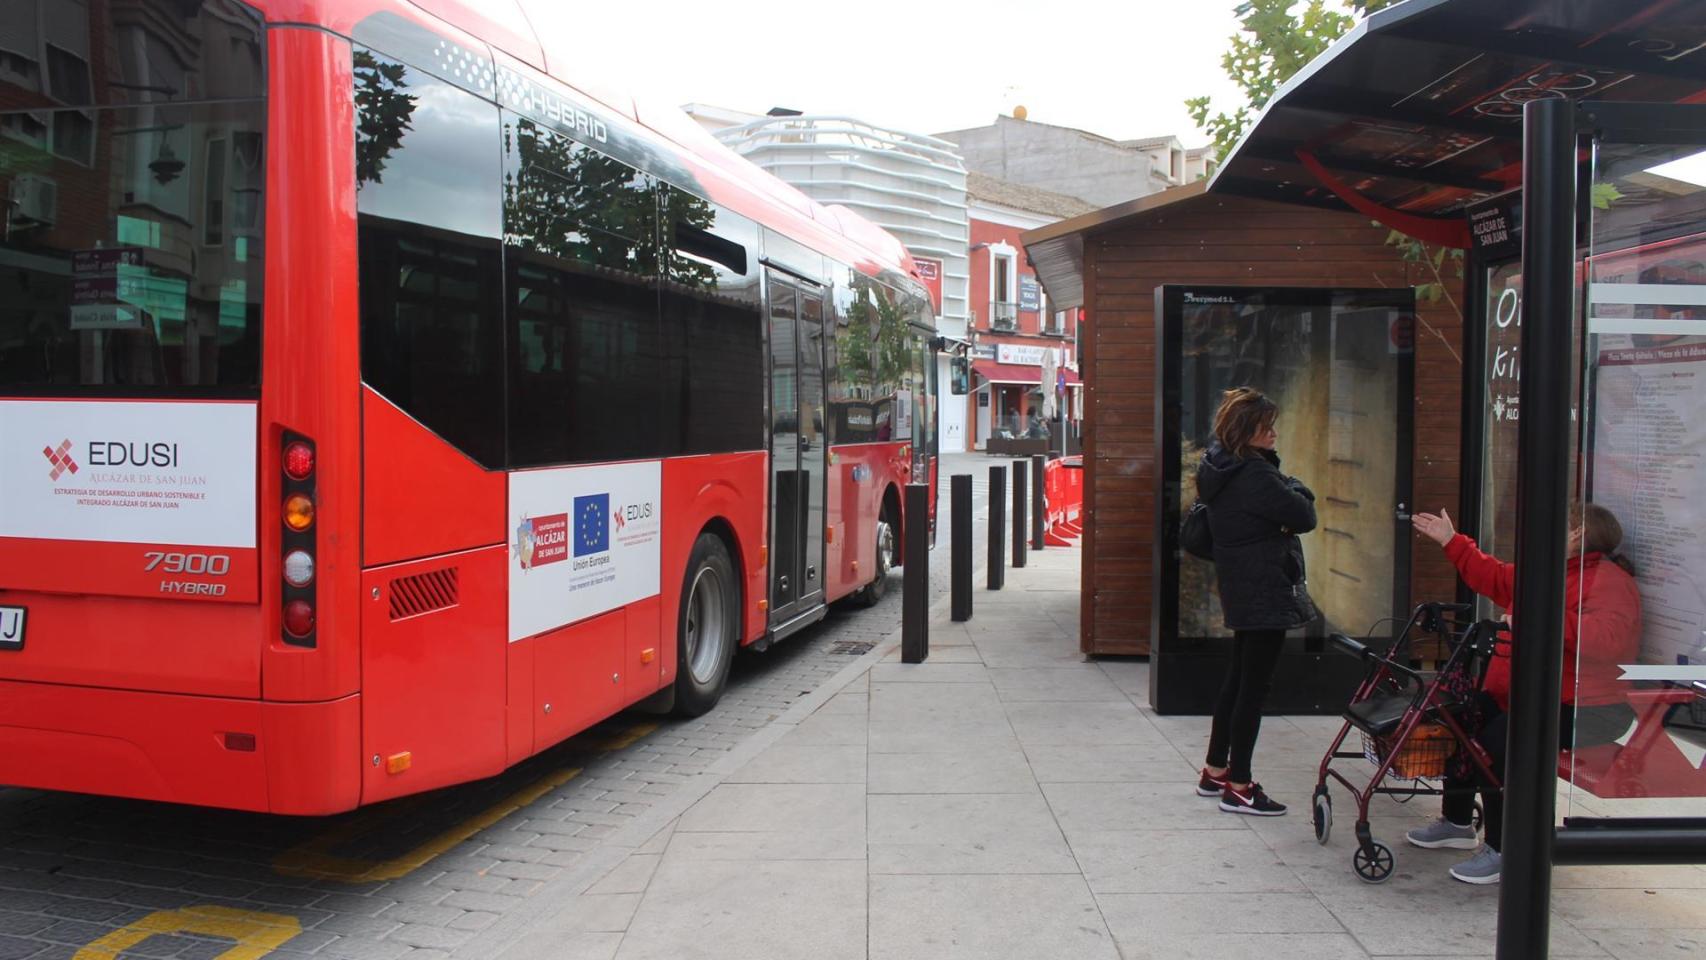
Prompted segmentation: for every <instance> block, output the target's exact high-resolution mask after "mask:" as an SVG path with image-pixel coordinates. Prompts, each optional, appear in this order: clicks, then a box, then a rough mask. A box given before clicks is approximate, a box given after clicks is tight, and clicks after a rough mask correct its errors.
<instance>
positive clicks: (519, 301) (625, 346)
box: [503, 111, 663, 467]
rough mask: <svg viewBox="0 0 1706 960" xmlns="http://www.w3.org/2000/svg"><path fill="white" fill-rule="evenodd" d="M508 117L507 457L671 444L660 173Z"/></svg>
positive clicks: (528, 459) (516, 459) (638, 454)
mask: <svg viewBox="0 0 1706 960" xmlns="http://www.w3.org/2000/svg"><path fill="white" fill-rule="evenodd" d="M503 117H504V136H503V140H504V160H503V162H504V189H503V209H504V239H505V244H506V250H507V255H506V256H505V258H504V260H505V264H506V268H507V274H508V275H507V278H506V286H507V288H508V289H507V298H508V304H509V323H510V338H511V340H512V342H513V343H514V344H515V346H514V349H513V351H512V358H511V370H512V372H513V375H512V383H511V386H510V391H509V398H508V402H509V424H510V436H509V451H510V456H509V460H510V466H512V467H535V466H547V465H550V464H559V463H573V462H584V461H595V460H624V459H643V458H650V457H657V456H660V455H662V452H663V449H662V444H661V442H660V437H659V417H660V409H661V405H662V404H661V400H660V397H659V391H658V384H659V382H660V381H661V380H662V378H663V358H662V347H661V344H660V342H659V335H658V272H659V257H658V226H657V224H658V219H657V213H658V211H657V185H656V182H655V181H654V180H653V179H652V178H651V177H649V176H647V175H645V174H643V173H640V172H639V171H637V170H635V169H634V168H632V167H630V166H628V165H627V164H625V163H623V162H622V161H621V160H618V159H616V158H614V157H610V156H606V155H605V154H603V153H600V152H599V151H597V150H594V149H592V148H591V147H587V146H584V145H582V144H580V143H577V142H576V141H574V140H572V139H570V138H569V137H566V136H563V135H562V134H560V133H557V132H555V131H552V130H550V129H548V128H546V127H545V126H543V125H541V124H539V123H536V122H534V121H533V120H529V119H527V118H526V117H522V116H518V115H516V114H513V113H510V112H508V111H505V112H504V114H503Z"/></svg>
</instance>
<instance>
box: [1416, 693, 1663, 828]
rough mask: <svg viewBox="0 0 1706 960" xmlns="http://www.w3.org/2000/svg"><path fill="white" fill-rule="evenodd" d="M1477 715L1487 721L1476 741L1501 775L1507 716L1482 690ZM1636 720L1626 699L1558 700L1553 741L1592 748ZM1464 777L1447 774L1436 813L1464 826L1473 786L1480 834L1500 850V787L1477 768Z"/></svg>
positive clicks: (1471, 810) (1471, 817) (1469, 815)
mask: <svg viewBox="0 0 1706 960" xmlns="http://www.w3.org/2000/svg"><path fill="white" fill-rule="evenodd" d="M1480 696H1481V708H1482V711H1483V712H1482V716H1484V717H1485V718H1486V722H1485V723H1484V724H1482V726H1481V729H1479V730H1477V731H1475V742H1476V743H1479V744H1480V745H1481V748H1482V749H1484V750H1486V751H1487V756H1488V757H1490V758H1492V767H1493V772H1494V773H1497V774H1498V775H1499V777H1500V778H1501V779H1502V778H1503V777H1504V773H1505V741H1506V739H1507V738H1508V736H1509V734H1510V725H1509V717H1507V716H1506V715H1505V713H1504V712H1503V711H1502V710H1500V709H1499V706H1498V704H1496V703H1494V702H1493V698H1491V697H1489V696H1487V695H1486V694H1484V693H1483V694H1481V695H1480ZM1634 722H1635V711H1634V710H1633V709H1632V708H1630V706H1629V705H1628V704H1626V703H1618V704H1612V705H1610V706H1603V707H1582V708H1581V709H1580V710H1579V711H1578V710H1577V708H1576V707H1575V705H1574V704H1569V703H1566V704H1561V705H1560V706H1559V708H1558V742H1559V743H1560V744H1561V745H1563V746H1564V748H1565V749H1569V748H1570V747H1571V746H1572V744H1573V745H1574V746H1576V747H1597V746H1600V745H1602V744H1607V743H1613V742H1615V741H1616V740H1617V739H1618V738H1619V737H1621V736H1623V735H1624V734H1625V733H1628V732H1629V726H1630V724H1632V723H1634ZM1471 772H1472V774H1473V775H1472V776H1470V777H1466V778H1458V777H1450V776H1448V777H1446V778H1445V789H1446V795H1445V799H1444V802H1442V803H1441V804H1440V813H1442V814H1444V815H1445V818H1446V819H1447V820H1450V821H1451V822H1452V823H1456V824H1462V825H1468V824H1469V823H1471V822H1472V821H1473V820H1474V817H1475V791H1476V788H1479V789H1480V793H1481V827H1482V837H1483V839H1484V840H1485V841H1486V843H1487V846H1488V847H1490V848H1492V849H1494V850H1500V849H1503V846H1504V833H1505V792H1504V790H1502V789H1494V788H1492V787H1491V786H1489V785H1488V784H1487V783H1486V782H1485V778H1483V777H1482V776H1481V775H1480V771H1479V770H1473V769H1472V771H1471Z"/></svg>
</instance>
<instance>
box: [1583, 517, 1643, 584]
mask: <svg viewBox="0 0 1706 960" xmlns="http://www.w3.org/2000/svg"><path fill="white" fill-rule="evenodd" d="M1570 525H1571V526H1577V525H1579V526H1580V527H1581V528H1582V553H1598V554H1602V555H1603V556H1605V558H1606V559H1608V560H1610V561H1611V562H1612V563H1615V564H1617V565H1618V566H1620V567H1622V568H1623V572H1624V573H1627V574H1629V575H1630V576H1634V575H1635V564H1633V563H1631V562H1630V560H1629V558H1628V557H1625V556H1622V555H1621V554H1619V553H1618V552H1617V548H1618V547H1621V546H1622V545H1623V524H1621V523H1619V522H1618V521H1617V515H1616V514H1614V513H1612V512H1611V511H1610V510H1607V509H1605V508H1604V507H1602V506H1600V505H1599V504H1597V503H1587V504H1584V503H1580V502H1576V503H1572V504H1570Z"/></svg>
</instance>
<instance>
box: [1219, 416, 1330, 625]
mask: <svg viewBox="0 0 1706 960" xmlns="http://www.w3.org/2000/svg"><path fill="white" fill-rule="evenodd" d="M1197 496H1198V497H1199V498H1201V500H1202V502H1203V503H1206V504H1208V522H1209V528H1210V529H1211V530H1213V531H1214V571H1215V575H1216V579H1217V580H1219V586H1220V606H1221V609H1222V611H1223V613H1224V614H1225V616H1226V627H1227V629H1229V630H1290V629H1292V628H1294V627H1301V626H1303V625H1305V624H1307V623H1309V622H1310V621H1312V620H1314V619H1315V617H1316V611H1315V604H1314V603H1313V602H1312V601H1311V600H1310V599H1309V589H1308V579H1307V577H1306V576H1305V575H1304V569H1303V543H1302V541H1300V540H1298V538H1297V537H1298V534H1301V533H1308V532H1309V531H1311V530H1313V529H1315V494H1313V493H1310V492H1309V488H1308V487H1306V486H1304V485H1303V484H1302V483H1300V482H1298V481H1297V480H1296V479H1295V478H1292V477H1288V476H1286V475H1285V474H1283V473H1281V472H1280V469H1279V457H1278V456H1277V455H1276V454H1274V453H1273V451H1271V450H1264V451H1262V453H1261V455H1260V456H1256V457H1247V458H1239V457H1237V456H1234V455H1233V454H1232V453H1231V452H1230V451H1228V450H1226V449H1224V448H1223V447H1221V445H1220V444H1219V443H1215V444H1213V445H1211V446H1210V447H1209V448H1208V449H1207V450H1205V451H1203V457H1202V462H1201V463H1200V464H1199V465H1198V466H1197Z"/></svg>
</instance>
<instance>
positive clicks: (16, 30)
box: [0, 0, 266, 396]
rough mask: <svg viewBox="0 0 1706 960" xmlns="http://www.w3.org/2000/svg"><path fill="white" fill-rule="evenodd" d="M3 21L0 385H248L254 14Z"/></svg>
mask: <svg viewBox="0 0 1706 960" xmlns="http://www.w3.org/2000/svg"><path fill="white" fill-rule="evenodd" d="M0 21H4V24H3V26H0V46H3V47H5V52H4V53H0V275H3V276H4V277H5V278H6V281H7V285H6V292H5V294H4V295H0V393H7V394H53V395H68V394H88V395H95V394H108V395H112V394H124V395H139V396H205V395H209V394H220V395H229V394H245V393H252V392H253V391H254V389H255V388H256V387H257V386H258V385H259V383H260V366H261V329H260V325H261V267H262V261H263V259H264V258H263V255H262V248H261V242H262V237H263V229H262V224H261V218H260V212H259V211H260V207H261V196H262V193H261V191H262V187H263V183H262V169H263V164H262V150H261V137H262V134H263V132H264V130H265V119H264V118H265V115H266V110H265V104H264V101H263V100H262V99H261V97H262V96H263V94H264V89H263V83H262V80H263V77H264V75H265V73H264V60H263V48H264V41H263V38H262V26H261V23H260V20H259V18H258V17H255V16H254V15H253V14H252V13H251V12H250V11H248V10H247V9H246V8H243V7H240V6H238V5H237V4H233V3H223V2H221V3H208V4H199V3H195V2H190V3H183V2H167V0H137V2H134V3H130V4H125V5H123V8H122V14H119V15H115V14H114V12H113V11H112V10H111V9H110V4H108V3H106V2H94V3H89V4H60V5H55V4H51V3H49V4H38V3H25V4H18V3H13V4H9V5H7V6H6V7H5V10H4V12H3V13H0ZM216 98H220V99H222V98H230V99H224V100H223V102H213V101H214V100H215V99H216ZM234 143H241V144H243V145H244V147H245V149H244V151H243V152H241V153H240V154H235V153H234V151H233V150H232V149H231V145H232V144H234ZM238 210H241V211H244V212H245V213H246V216H243V217H237V216H234V212H235V211H238Z"/></svg>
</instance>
